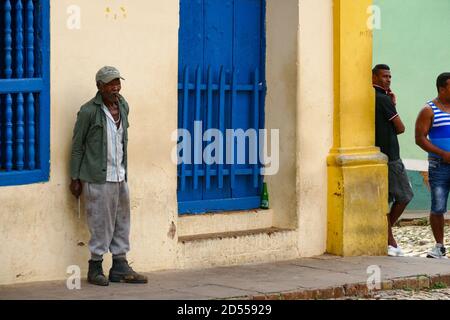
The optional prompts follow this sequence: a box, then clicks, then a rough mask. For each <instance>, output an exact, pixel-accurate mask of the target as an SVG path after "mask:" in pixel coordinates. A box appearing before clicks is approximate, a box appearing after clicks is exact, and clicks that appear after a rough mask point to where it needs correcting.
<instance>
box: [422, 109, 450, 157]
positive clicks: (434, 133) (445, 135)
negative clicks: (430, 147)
mask: <svg viewBox="0 0 450 320" xmlns="http://www.w3.org/2000/svg"><path fill="white" fill-rule="evenodd" d="M427 104H428V105H429V106H430V107H431V109H433V113H434V119H433V125H432V126H431V129H430V132H429V133H428V137H429V139H430V141H431V143H432V144H434V145H435V146H436V147H438V148H440V149H442V150H444V151H450V113H447V112H443V111H441V110H440V109H439V108H438V107H437V106H436V105H435V104H434V103H433V101H429V102H428V103H427ZM429 156H430V157H434V158H440V157H439V156H438V155H436V154H434V153H429Z"/></svg>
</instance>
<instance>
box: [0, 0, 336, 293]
mask: <svg viewBox="0 0 450 320" xmlns="http://www.w3.org/2000/svg"><path fill="white" fill-rule="evenodd" d="M331 1H332V0H323V1H315V0H283V1H279V0H267V82H268V94H267V100H266V120H267V121H266V127H267V128H269V129H270V128H274V129H280V142H281V146H280V172H279V173H278V175H276V176H272V177H269V178H268V181H269V192H270V197H271V204H272V210H269V211H265V212H260V213H258V214H254V213H251V212H249V213H245V212H244V213H235V214H230V215H229V216H224V217H221V218H219V219H214V217H211V215H208V216H205V217H204V219H203V218H202V217H201V216H200V217H195V219H186V220H184V222H181V221H180V220H181V219H183V218H179V217H178V215H177V201H176V181H177V177H176V166H175V165H174V164H173V163H172V161H171V159H170V154H171V149H172V146H173V142H172V141H171V140H170V139H171V133H172V131H173V130H174V129H175V128H176V125H177V69H178V61H177V59H178V19H179V16H178V14H179V10H178V3H179V0H165V1H160V0H121V1H113V0H111V1H107V0H104V1H89V0H53V1H51V174H50V181H49V182H48V183H41V184H34V185H28V186H16V187H2V188H1V192H0V203H1V207H0V243H2V246H1V252H0V257H2V258H1V263H0V284H7V283H18V282H26V281H40V280H53V279H64V278H65V277H66V276H67V274H66V268H67V267H68V266H69V265H79V266H80V267H81V270H82V276H85V272H86V268H87V260H88V259H89V252H88V249H87V246H86V245H87V242H88V240H89V233H88V231H87V227H86V222H85V215H84V214H83V213H82V214H81V218H80V219H78V216H77V215H78V214H77V203H76V201H75V199H74V198H73V197H72V196H71V195H70V193H69V191H68V184H69V177H68V171H69V167H68V162H69V154H70V140H71V135H72V129H73V125H74V121H75V118H76V112H77V111H78V109H79V107H80V105H81V104H82V103H84V102H85V101H87V100H89V99H90V98H91V97H92V96H93V95H94V94H95V92H96V88H95V83H94V75H95V72H96V71H97V69H98V68H100V67H101V66H103V65H105V64H110V65H115V66H117V67H118V68H119V69H120V70H121V72H122V73H123V76H124V77H125V78H126V80H125V81H123V87H122V93H123V95H124V96H125V97H126V98H127V100H128V102H129V104H130V108H131V110H130V123H131V126H130V128H129V155H130V156H129V185H130V191H131V205H132V213H131V214H132V230H131V252H130V254H129V260H131V261H132V262H133V266H134V267H135V269H138V270H145V271H152V270H158V269H170V268H190V267H207V266H214V265H230V264H241V263H250V262H263V261H273V260H281V259H291V258H296V257H298V256H299V255H302V256H311V255H316V254H321V253H323V252H324V250H325V249H324V248H325V235H326V164H325V159H326V155H327V153H328V150H329V149H330V146H331V131H332V119H331V110H332V65H331V61H332V48H331V45H332V38H331V37H332V35H331V28H332V27H331V25H332V20H331ZM71 5H76V6H78V7H79V8H80V9H81V11H80V12H81V29H79V30H77V29H75V30H69V29H68V28H67V19H68V18H69V16H70V14H68V13H67V8H68V7H69V6H71ZM107 8H109V11H107ZM298 31H299V32H298ZM100 39H101V41H100ZM317 124H320V128H321V129H320V131H318V130H317ZM239 215H242V217H244V218H243V219H240V217H239ZM188 220H189V221H188ZM224 222H225V223H228V224H229V223H236V226H235V230H245V229H246V228H248V229H252V228H262V227H270V226H279V227H287V228H289V229H291V231H284V232H279V233H276V234H266V233H263V234H259V235H249V236H243V237H237V238H233V237H231V238H227V239H222V240H220V239H214V240H202V241H195V242H178V232H175V233H173V232H170V231H171V230H172V229H171V226H175V229H178V228H179V229H180V231H182V235H189V234H192V233H194V234H195V233H208V232H210V231H211V228H209V227H210V226H215V227H216V229H217V228H220V227H221V226H223V223H224ZM172 223H173V224H172ZM194 227H195V228H194ZM224 229H226V230H227V231H230V226H229V225H228V226H227V227H226V228H224ZM231 229H233V228H231ZM216 231H220V230H216ZM213 232H214V230H213ZM218 253H220V254H218ZM109 266H110V258H109V255H108V257H107V258H106V264H105V265H104V268H105V269H106V270H107V269H109Z"/></svg>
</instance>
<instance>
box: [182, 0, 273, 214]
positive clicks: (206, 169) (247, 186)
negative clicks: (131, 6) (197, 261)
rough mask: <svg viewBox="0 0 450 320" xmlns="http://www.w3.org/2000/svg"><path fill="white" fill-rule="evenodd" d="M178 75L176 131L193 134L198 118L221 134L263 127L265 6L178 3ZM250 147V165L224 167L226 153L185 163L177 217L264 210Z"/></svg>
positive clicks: (241, 0) (254, 0)
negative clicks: (219, 161)
mask: <svg viewBox="0 0 450 320" xmlns="http://www.w3.org/2000/svg"><path fill="white" fill-rule="evenodd" d="M178 74H179V76H178V128H184V129H187V130H189V132H190V133H191V136H192V137H194V136H195V134H194V121H201V122H202V131H203V132H205V131H206V130H208V129H211V128H214V129H219V130H220V132H221V133H222V134H223V137H226V133H225V131H226V130H227V129H242V130H244V131H246V130H247V129H250V128H254V129H261V128H263V127H264V97H265V92H266V85H265V1H264V0H225V1H224V0H195V1H194V0H180V30H179V70H178ZM257 139H258V137H257ZM202 144H203V145H202V150H203V148H205V147H206V145H207V144H206V143H205V142H202ZM193 147H194V143H192V144H191V150H192V152H191V154H194V153H195V152H194V149H193ZM233 148H235V145H234V142H233ZM246 148H247V152H246V154H247V156H246V163H245V164H227V163H226V161H225V150H224V153H223V154H222V155H220V157H222V159H223V164H211V165H208V164H206V163H205V161H202V162H201V164H194V163H193V162H192V163H191V164H188V163H181V164H180V165H179V166H178V205H179V213H180V214H183V213H202V212H213V211H226V210H244V209H252V208H257V207H259V204H260V192H261V184H262V177H261V176H260V169H261V168H260V165H259V162H258V163H257V164H251V163H249V162H248V158H249V157H248V153H249V150H248V148H249V145H248V144H247V146H246ZM202 154H203V153H202Z"/></svg>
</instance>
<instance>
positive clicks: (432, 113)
mask: <svg viewBox="0 0 450 320" xmlns="http://www.w3.org/2000/svg"><path fill="white" fill-rule="evenodd" d="M436 86H437V90H438V96H437V98H436V99H434V100H432V101H429V102H428V103H427V104H426V105H425V107H424V108H423V109H422V110H421V111H420V113H419V116H418V117H417V121H416V144H417V145H418V146H419V147H421V148H422V149H423V150H425V151H426V152H428V174H429V180H430V191H431V211H430V224H431V229H432V231H433V235H434V238H435V240H436V245H435V246H434V248H432V249H431V250H430V251H429V252H428V255H427V257H428V258H438V259H442V258H443V259H447V250H446V248H445V246H444V214H445V213H447V199H448V194H449V190H450V72H446V73H442V74H441V75H439V76H438V78H437V81H436Z"/></svg>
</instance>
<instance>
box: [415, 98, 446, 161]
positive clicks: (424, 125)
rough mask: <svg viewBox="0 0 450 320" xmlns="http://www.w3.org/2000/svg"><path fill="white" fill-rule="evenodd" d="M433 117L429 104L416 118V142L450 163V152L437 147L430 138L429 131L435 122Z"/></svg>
mask: <svg viewBox="0 0 450 320" xmlns="http://www.w3.org/2000/svg"><path fill="white" fill-rule="evenodd" d="M433 117H434V114H433V110H432V109H431V108H430V107H428V106H427V107H424V108H423V109H422V110H421V111H420V113H419V115H418V117H417V120H416V144H417V145H418V146H419V147H421V148H422V149H423V150H425V151H427V152H431V153H434V154H437V155H438V156H440V157H442V159H443V160H444V162H447V163H450V152H446V151H444V150H442V149H440V148H438V147H436V146H435V145H434V144H432V143H431V141H430V140H429V139H428V133H429V132H430V128H431V125H432V124H433Z"/></svg>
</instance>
